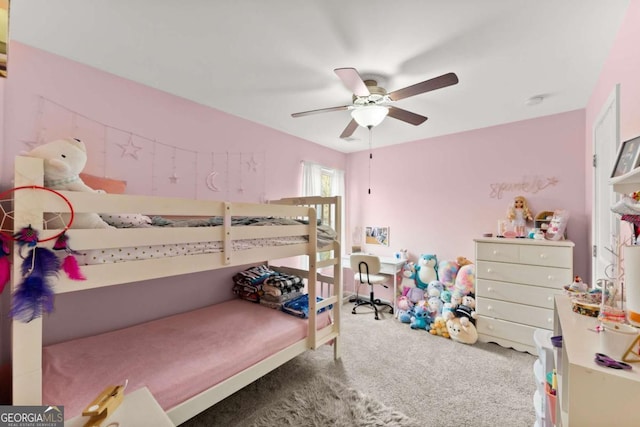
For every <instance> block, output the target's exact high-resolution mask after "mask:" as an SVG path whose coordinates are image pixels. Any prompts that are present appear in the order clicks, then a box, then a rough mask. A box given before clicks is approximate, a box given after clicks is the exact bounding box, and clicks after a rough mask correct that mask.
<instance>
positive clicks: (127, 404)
mask: <svg viewBox="0 0 640 427" xmlns="http://www.w3.org/2000/svg"><path fill="white" fill-rule="evenodd" d="M87 403H89V402H87ZM88 419H89V417H83V416H82V415H79V416H77V417H75V418H72V419H70V420H67V421H65V423H64V425H65V427H83V426H84V424H85V423H86V422H87V420H88ZM109 425H113V426H117V425H119V427H149V426H153V427H174V425H173V422H171V419H170V418H169V416H168V415H167V414H166V413H165V412H164V411H163V410H162V408H161V407H160V405H159V404H158V402H156V399H154V398H153V395H152V394H151V392H150V391H149V389H148V388H146V387H142V388H139V389H138V390H136V391H133V392H131V393H125V395H124V400H123V401H122V403H121V404H120V406H118V408H117V409H116V410H115V412H114V413H113V415H111V416H110V417H107V419H106V420H104V421H103V422H102V426H103V427H108V426H109Z"/></svg>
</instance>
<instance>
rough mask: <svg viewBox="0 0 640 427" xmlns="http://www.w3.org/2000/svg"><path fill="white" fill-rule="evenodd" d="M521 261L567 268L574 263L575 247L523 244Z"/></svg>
mask: <svg viewBox="0 0 640 427" xmlns="http://www.w3.org/2000/svg"><path fill="white" fill-rule="evenodd" d="M520 263H522V264H531V265H542V266H547V267H562V268H567V267H568V266H570V265H573V248H570V247H562V246H546V245H544V246H543V245H540V246H534V245H522V246H521V247H520Z"/></svg>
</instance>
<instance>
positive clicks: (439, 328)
mask: <svg viewBox="0 0 640 427" xmlns="http://www.w3.org/2000/svg"><path fill="white" fill-rule="evenodd" d="M429 333H430V334H431V335H437V336H439V337H444V338H450V337H449V331H448V330H447V322H446V320H444V318H443V317H442V316H437V317H436V318H435V319H434V320H433V322H431V325H430V326H429Z"/></svg>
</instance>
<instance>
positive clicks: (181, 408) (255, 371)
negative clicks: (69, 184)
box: [12, 157, 342, 425]
mask: <svg viewBox="0 0 640 427" xmlns="http://www.w3.org/2000/svg"><path fill="white" fill-rule="evenodd" d="M14 184H15V187H29V186H34V188H33V189H29V188H27V189H25V190H21V191H15V192H14V194H13V218H14V224H13V230H14V231H18V230H20V229H22V228H23V227H27V226H32V227H33V228H34V229H37V231H38V233H39V240H40V241H43V243H41V244H39V245H42V246H46V245H50V244H51V243H52V242H51V241H48V242H44V241H46V240H47V239H48V238H50V237H52V236H55V235H56V234H58V233H60V230H59V229H46V228H45V227H44V226H42V227H38V226H37V225H38V224H43V218H45V216H46V215H48V214H49V213H60V212H70V211H71V209H70V206H71V207H72V208H73V211H74V212H75V213H89V212H100V213H106V214H117V213H119V212H143V213H144V214H145V215H158V216H163V217H165V218H187V219H189V220H191V219H194V218H217V219H218V220H219V221H217V222H219V225H218V226H211V227H197V228H185V227H183V228H171V227H169V228H167V227H145V228H117V229H91V230H84V229H75V228H73V227H72V228H70V229H68V230H66V232H65V233H66V234H67V235H68V237H69V241H70V242H72V243H71V246H72V247H73V250H75V251H78V252H81V253H82V252H88V251H107V250H110V249H113V248H127V247H135V246H140V245H149V246H152V247H162V246H163V245H175V244H179V245H183V244H192V243H195V244H199V243H203V242H219V245H218V246H217V248H218V249H216V250H214V251H206V252H203V253H191V254H182V253H178V254H173V256H171V257H163V256H154V257H153V258H148V259H133V260H129V259H121V260H119V261H118V262H113V263H108V262H104V260H101V261H98V262H96V263H92V262H90V261H89V260H85V261H84V262H83V263H82V266H81V269H82V273H83V274H84V275H85V276H86V280H84V281H74V280H70V279H68V278H67V277H65V276H64V275H63V274H60V275H59V276H58V277H57V278H56V280H55V284H54V291H55V293H56V294H60V293H67V292H82V291H84V290H87V289H92V288H102V287H112V286H118V285H121V284H126V283H130V282H136V281H142V280H149V279H155V278H160V277H167V276H176V275H180V274H186V273H193V272H198V271H206V270H214V269H219V268H227V267H239V266H245V265H248V264H258V263H267V264H268V263H269V261H270V260H282V259H285V258H287V259H288V258H291V257H297V258H299V259H303V260H306V261H304V263H306V264H308V268H305V269H300V268H295V267H275V266H273V268H274V269H276V270H278V271H282V272H286V273H287V274H297V275H299V276H301V277H303V278H304V279H305V282H306V288H307V292H308V294H309V296H313V295H319V291H320V286H321V284H322V288H323V289H324V288H325V284H328V285H327V286H326V289H327V290H328V293H327V294H326V295H323V298H319V299H318V300H316V298H312V297H310V298H309V299H308V300H309V310H308V312H309V316H308V319H299V318H296V317H294V316H291V315H289V314H286V313H283V312H281V311H277V310H274V309H271V308H266V307H262V306H260V305H259V304H255V303H250V302H247V301H243V300H240V299H232V300H230V301H227V302H223V303H220V304H216V305H214V306H210V307H204V308H200V309H197V310H194V311H190V312H188V313H183V314H177V315H175V316H170V317H168V318H164V319H158V320H155V321H152V322H149V323H146V324H142V325H135V326H132V327H130V328H125V329H122V330H118V331H112V332H107V333H105V334H99V335H96V336H91V337H85V338H79V339H76V340H72V341H69V342H67V343H58V344H53V345H50V346H45V347H43V337H42V327H43V323H42V322H43V321H46V315H45V316H43V317H44V319H43V317H39V318H36V319H34V320H31V321H29V322H27V323H24V322H21V321H18V320H16V319H14V320H13V321H12V374H13V404H14V405H40V404H51V405H65V418H70V417H73V416H77V415H79V411H81V409H82V407H81V405H82V403H81V402H84V404H86V403H88V402H89V401H90V400H91V399H92V398H93V397H94V395H97V393H98V392H99V391H100V390H102V389H103V388H104V387H105V386H108V385H113V384H119V383H122V381H123V376H124V375H128V373H130V372H131V369H128V370H127V369H125V370H122V367H123V366H125V367H127V366H128V367H129V368H131V367H133V366H134V365H135V368H133V369H134V370H135V375H137V374H138V371H142V370H144V369H142V368H141V367H143V366H145V365H149V366H152V369H149V371H153V372H155V373H156V374H160V375H163V376H161V378H160V379H157V378H152V377H143V378H128V380H129V387H130V388H129V390H130V391H134V390H135V389H136V387H138V386H143V385H144V386H148V387H149V389H150V391H151V392H152V394H154V396H155V397H156V398H157V399H158V401H159V403H160V405H161V406H162V407H163V409H164V410H165V411H166V412H167V414H168V415H169V417H170V418H171V420H172V421H173V422H174V423H175V424H176V425H178V424H181V423H183V422H184V421H186V420H188V419H189V418H191V417H193V416H195V415H196V414H198V413H200V412H201V411H203V410H205V409H206V408H208V407H210V406H212V405H214V404H215V403H217V402H219V401H220V400H222V399H224V398H225V397H227V396H229V395H231V394H233V393H234V392H236V391H237V390H239V389H241V388H243V387H244V386H246V385H248V384H250V383H251V382H253V381H255V380H256V379H258V378H260V377H261V376H263V375H265V374H266V373H268V372H270V371H272V370H273V369H275V368H276V367H278V366H281V365H282V364H284V363H285V362H287V361H289V360H291V359H292V358H294V357H295V356H297V355H299V354H301V353H303V352H305V351H307V350H312V349H317V348H318V347H320V346H322V345H325V344H332V345H333V354H334V358H335V359H338V358H339V357H340V341H339V334H340V310H339V306H340V303H341V295H342V280H341V275H342V267H341V263H340V260H341V257H340V230H341V226H342V224H341V217H340V212H341V199H340V198H339V197H329V198H323V197H310V198H287V199H281V200H277V201H271V202H268V203H264V204H251V203H231V202H220V201H206V200H186V199H174V198H164V197H152V196H132V195H124V194H92V193H82V192H65V191H62V192H60V194H61V195H63V196H64V197H66V198H67V199H68V201H69V202H68V203H66V202H64V201H63V199H62V198H60V197H57V196H56V194H55V193H54V194H51V193H50V192H47V191H38V190H37V189H36V188H35V187H39V186H42V185H43V165H42V161H41V160H40V159H35V158H27V157H17V158H16V163H15V183H14ZM239 217H242V218H247V217H249V218H266V217H269V218H281V219H283V221H282V222H281V223H278V224H279V225H269V226H255V227H254V226H240V225H235V219H237V218H239ZM292 220H293V221H292ZM323 224H324V225H328V224H331V225H333V229H334V231H335V236H336V237H335V238H333V239H331V240H321V239H319V238H318V235H319V231H318V230H319V229H320V227H321V225H323ZM252 239H259V240H260V244H258V245H255V246H254V245H247V244H246V242H249V241H251V240H252ZM270 240H273V241H274V242H276V243H275V246H274V245H269V244H267V242H269V241H270ZM12 251H13V254H12V256H13V267H12V291H15V290H16V288H17V287H18V286H19V282H20V280H21V267H20V265H21V263H22V261H23V259H22V258H21V254H20V248H19V247H18V245H17V244H15V243H14V245H13V249H12ZM88 258H91V257H88ZM269 265H270V264H269ZM270 266H271V265H270ZM176 282H177V283H179V280H178V281H176ZM220 286H231V284H228V283H226V284H220ZM114 291H115V290H114ZM318 312H320V313H319V314H318ZM238 313H240V315H239V314H238ZM243 319H244V320H246V321H248V322H250V324H253V325H254V327H253V328H252V329H254V330H255V329H256V328H255V325H256V324H260V325H265V327H264V328H261V330H260V333H257V334H256V333H254V334H253V335H251V336H249V338H248V339H246V337H245V338H243V340H244V341H249V342H252V343H253V346H252V348H246V346H240V345H237V346H236V344H231V345H226V346H223V345H221V344H220V342H219V341H218V342H217V341H216V340H215V339H213V337H216V336H217V337H220V339H221V340H222V342H224V343H227V344H228V343H229V342H232V341H230V340H233V336H232V335H233V334H230V333H229V331H230V330H235V331H240V330H242V329H243V328H244V326H242V324H241V323H240V322H241V321H242V320H243ZM230 322H231V323H230ZM194 324H195V325H196V326H193V325H194ZM231 325H233V326H231ZM215 326H220V327H222V329H223V331H222V332H221V331H220V328H217V329H216V328H215ZM212 327H213V329H211V328H212ZM169 330H172V331H173V332H172V335H171V338H170V339H171V340H174V341H172V345H171V346H167V345H166V343H167V341H166V339H167V335H166V334H167V331H169ZM175 331H184V333H182V334H177V335H176V334H175ZM154 332H157V333H159V334H160V338H159V339H160V341H157V339H158V338H157V337H156V338H154V335H153V334H154ZM180 336H182V338H180ZM259 336H263V337H264V340H263V341H260V342H258V341H257V340H258V339H259ZM203 337H206V339H205V338H203ZM178 339H181V341H180V342H178V341H175V340H178ZM105 340H106V341H105ZM253 340H256V341H253ZM104 342H108V343H109V345H107V346H106V347H105V345H104ZM161 342H164V343H165V346H164V347H162V348H159V347H158V346H161V345H162V344H161ZM189 342H191V343H194V342H195V343H197V346H198V347H199V348H197V349H195V350H194V349H189V350H186V349H187V348H188V347H187V343H189ZM114 343H116V344H114ZM136 343H138V344H141V343H142V344H143V345H142V347H141V348H149V349H154V348H156V349H157V351H155V353H156V354H155V356H154V355H153V353H154V351H142V350H139V351H138V352H137V353H136V352H135V351H134V350H135V348H137V347H136ZM205 344H207V345H212V346H213V347H206V346H205ZM154 346H156V347H154ZM107 347H111V349H110V350H109V351H110V352H111V353H109V354H107V355H106V357H107V359H115V361H116V364H115V367H114V366H110V367H104V369H102V368H103V367H102V361H104V360H105V358H104V357H102V358H100V356H99V354H98V353H100V352H105V351H106V350H105V348H107ZM169 347H172V348H173V350H171V352H170V350H169ZM258 347H260V348H263V349H264V350H265V351H264V352H258V351H256V349H257V348H258ZM69 349H71V353H75V356H74V357H81V358H82V359H83V361H82V363H79V362H78V361H77V360H74V359H72V358H70V357H72V356H69V352H68V351H69ZM132 349H133V350H132ZM183 349H185V350H184V351H181V350H183ZM92 352H93V353H92ZM140 353H147V355H149V354H151V355H152V356H153V357H152V360H151V361H147V360H146V359H143V354H140ZM160 353H161V354H162V357H159V354H160ZM221 353H225V354H226V356H228V357H230V358H232V359H233V360H234V362H235V366H234V367H233V368H231V367H229V365H225V364H224V363H226V362H222V361H219V360H218V359H216V357H218V355H219V354H221ZM196 354H200V356H202V357H201V358H200V359H197V358H196ZM179 357H182V359H180V358H179ZM184 357H186V359H185V358H184ZM92 358H95V359H93V360H94V362H95V361H96V360H99V361H101V362H100V363H94V364H93V365H92V364H91V363H89V362H87V361H88V360H90V359H92ZM203 359H204V360H205V361H204V362H203ZM165 362H166V363H167V365H160V363H165ZM207 364H208V366H207ZM65 367H66V368H65ZM69 367H72V368H71V370H70V371H69V370H68V368H69ZM180 367H182V368H185V367H186V372H185V371H180V370H179V368H180ZM65 369H67V371H65ZM109 375H111V377H109ZM135 375H134V376H135ZM86 376H89V377H90V378H86ZM176 378H181V379H183V380H184V381H185V382H186V383H189V386H188V387H185V386H184V384H185V382H183V383H181V384H177V383H168V382H167V381H169V380H171V381H173V380H175V379H176ZM203 379H208V380H209V381H208V382H207V381H203ZM196 382H197V383H198V385H197V386H195V387H194V386H193V384H194V383H196ZM76 385H77V386H78V387H79V388H78V389H77V390H76V391H69V390H72V386H76ZM89 385H91V387H94V388H95V391H96V392H95V393H94V394H93V395H92V394H91V393H92V392H93V391H94V390H93V388H91V387H89ZM183 389H184V390H183ZM43 390H44V392H43ZM56 393H62V394H60V395H61V396H62V395H65V396H68V395H69V394H72V395H73V399H72V400H73V402H70V403H66V402H64V401H63V402H58V401H46V402H43V397H44V398H47V399H55V398H56V397H55V396H56ZM65 393H66V394H65ZM156 394H157V395H156ZM76 398H77V399H76ZM78 399H80V400H78ZM67 408H68V411H67ZM78 408H79V409H78ZM67 412H68V413H67Z"/></svg>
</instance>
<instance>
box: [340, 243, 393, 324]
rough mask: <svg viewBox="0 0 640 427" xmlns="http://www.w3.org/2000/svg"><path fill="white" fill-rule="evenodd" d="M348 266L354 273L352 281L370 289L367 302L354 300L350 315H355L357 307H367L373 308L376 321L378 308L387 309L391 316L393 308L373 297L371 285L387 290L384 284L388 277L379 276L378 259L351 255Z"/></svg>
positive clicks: (370, 256) (372, 256) (362, 255)
mask: <svg viewBox="0 0 640 427" xmlns="http://www.w3.org/2000/svg"><path fill="white" fill-rule="evenodd" d="M350 264H351V269H352V270H353V271H354V272H355V275H354V279H355V280H357V281H359V283H360V284H363V283H366V284H368V285H369V289H370V293H369V300H364V299H359V298H356V300H355V307H353V310H352V311H351V313H353V314H356V309H357V308H358V307H360V306H363V305H367V306H371V307H372V308H373V312H374V313H375V317H376V320H380V317H378V307H389V308H390V309H391V314H393V306H392V305H391V304H388V303H386V302H383V301H380V299H379V298H378V299H376V297H375V296H374V295H373V285H382V286H384V287H385V288H388V286H387V285H385V284H384V283H385V282H386V281H387V280H389V276H385V275H382V274H379V273H380V258H378V257H377V256H375V255H365V254H352V255H351V257H350Z"/></svg>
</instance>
